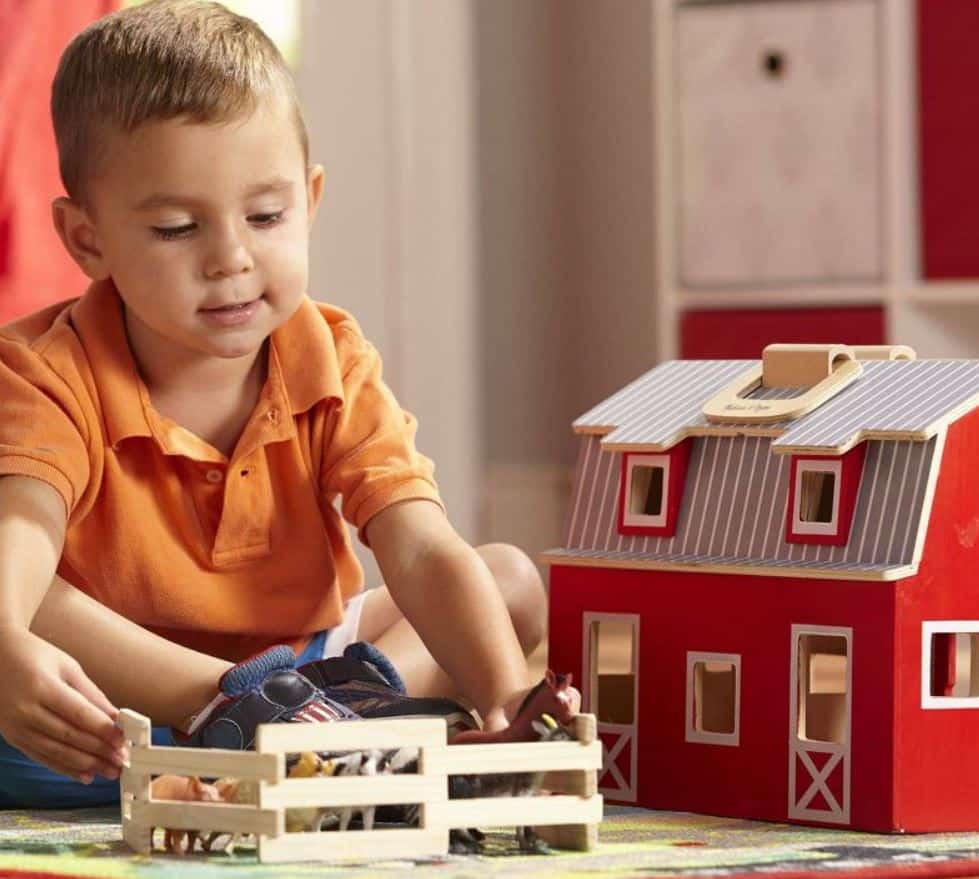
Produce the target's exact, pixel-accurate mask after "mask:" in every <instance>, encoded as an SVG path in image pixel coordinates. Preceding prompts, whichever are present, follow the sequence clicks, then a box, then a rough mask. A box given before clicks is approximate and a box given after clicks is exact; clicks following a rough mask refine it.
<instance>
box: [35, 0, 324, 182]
mask: <svg viewBox="0 0 979 879" xmlns="http://www.w3.org/2000/svg"><path fill="white" fill-rule="evenodd" d="M275 93H278V94H280V95H284V96H285V97H286V98H287V100H289V101H290V103H291V104H292V112H293V116H294V119H295V123H296V128H297V129H298V133H299V139H300V144H301V146H302V150H303V159H304V161H307V162H308V157H309V141H308V136H307V133H306V126H305V123H304V122H303V117H302V111H301V109H300V106H299V99H298V96H297V94H296V89H295V84H294V83H293V80H292V76H291V74H290V73H289V69H288V68H287V66H286V63H285V61H284V60H283V58H282V55H281V54H280V53H279V50H278V49H277V48H276V46H275V44H274V43H273V42H272V41H271V40H270V39H269V37H268V36H267V35H266V34H265V33H264V31H262V29H261V28H260V27H259V26H258V25H257V24H256V23H255V22H254V21H252V20H251V19H250V18H245V17H244V16H241V15H236V14H235V13H233V12H231V11H230V10H228V9H226V8H225V7H224V6H222V5H221V4H220V3H215V2H208V0H149V2H147V3H145V4H143V5H140V6H134V7H131V8H129V9H123V10H121V11H119V12H115V13H112V14H111V15H107V16H105V17H104V18H101V19H99V20H98V21H96V22H95V23H93V24H92V25H90V26H89V27H87V28H86V29H85V30H84V31H82V32H81V33H80V34H78V36H76V37H75V39H73V40H72V41H71V43H70V44H69V45H68V48H67V49H65V51H64V54H63V55H62V56H61V61H60V63H59V65H58V71H57V73H56V74H55V77H54V82H53V85H52V89H51V116H52V119H53V121H54V133H55V137H56V139H57V141H58V160H59V167H60V170H61V180H62V183H64V186H65V190H66V191H67V192H68V194H69V195H70V196H71V197H72V198H74V199H76V200H79V201H81V200H84V198H85V180H86V177H87V176H89V175H90V173H91V170H92V166H93V164H94V162H95V160H96V156H97V153H98V148H99V130H100V129H105V128H106V127H109V128H114V129H116V130H119V131H125V132H130V131H133V130H134V129H136V128H138V127H139V126H140V125H142V124H143V123H144V122H149V121H151V120H163V119H175V118H178V117H187V118H188V119H189V120H191V121H193V122H228V121H231V120H233V119H236V118H238V117H239V116H242V115H243V114H245V113H248V112H251V111H253V110H254V109H255V108H256V106H257V105H258V104H259V102H260V101H261V100H262V98H263V97H265V96H267V95H270V94H275Z"/></svg>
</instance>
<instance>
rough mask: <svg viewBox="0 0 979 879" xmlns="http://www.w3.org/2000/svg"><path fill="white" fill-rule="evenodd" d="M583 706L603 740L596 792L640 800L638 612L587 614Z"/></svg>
mask: <svg viewBox="0 0 979 879" xmlns="http://www.w3.org/2000/svg"><path fill="white" fill-rule="evenodd" d="M582 656H583V658H584V674H583V675H582V679H583V693H582V699H583V702H584V710H585V711H586V712H589V713H591V714H594V715H595V717H596V720H597V722H598V737H599V739H600V740H601V742H602V769H601V772H600V773H599V776H598V792H599V793H600V794H602V795H603V796H605V797H607V798H608V799H610V800H617V801H620V802H635V801H636V780H637V778H638V766H637V765H636V759H637V756H638V755H637V741H636V731H637V728H638V721H639V718H638V712H639V616H638V614H617V613H586V614H585V615H584V650H583V651H582Z"/></svg>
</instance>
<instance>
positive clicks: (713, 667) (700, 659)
mask: <svg viewBox="0 0 979 879" xmlns="http://www.w3.org/2000/svg"><path fill="white" fill-rule="evenodd" d="M686 715H687V720H686V740H687V741H688V742H700V743H702V744H708V745H738V744H739V741H740V727H741V717H740V715H741V657H740V656H739V655H738V654H736V653H698V652H695V651H688V653H687V699H686Z"/></svg>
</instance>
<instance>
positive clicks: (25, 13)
mask: <svg viewBox="0 0 979 879" xmlns="http://www.w3.org/2000/svg"><path fill="white" fill-rule="evenodd" d="M117 5H118V4H117V2H116V0H71V2H69V3H66V2H64V0H0V323H6V322H7V321H9V320H12V319H13V318H16V317H20V316H21V315H24V314H27V313H28V312H31V311H35V310H37V309H38V308H41V307H43V306H45V305H48V304H50V303H52V302H57V301H58V300H60V299H67V298H68V297H70V296H77V295H80V294H81V292H82V291H83V289H84V285H85V276H84V275H83V274H82V272H81V271H80V269H79V268H78V267H77V266H76V265H75V263H74V262H73V261H72V260H71V258H70V257H69V256H68V254H67V253H66V252H65V249H64V247H63V246H62V244H61V242H60V240H59V239H58V236H57V233H56V232H55V231H54V227H53V226H52V224H51V201H52V199H54V198H55V197H57V196H59V195H63V194H64V189H63V188H62V186H61V179H60V177H59V176H58V157H57V150H56V149H55V143H54V130H53V129H52V127H51V112H50V108H49V104H50V100H51V80H52V79H53V78H54V72H55V69H56V68H57V66H58V59H59V58H60V56H61V52H62V50H63V49H64V48H65V46H66V45H67V44H68V43H69V42H70V41H71V38H72V37H73V36H74V35H75V34H76V33H78V31H80V30H82V28H84V27H85V26H86V25H87V24H89V23H91V22H92V21H94V20H95V19H96V18H99V17H100V16H102V15H105V14H106V13H107V12H112V11H113V10H114V9H115V8H116V7H117Z"/></svg>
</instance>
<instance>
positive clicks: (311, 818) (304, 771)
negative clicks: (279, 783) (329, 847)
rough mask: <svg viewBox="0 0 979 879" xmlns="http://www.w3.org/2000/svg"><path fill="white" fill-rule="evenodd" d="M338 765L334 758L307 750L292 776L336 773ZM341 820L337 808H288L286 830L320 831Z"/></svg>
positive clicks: (293, 831) (313, 776)
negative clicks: (324, 826) (326, 825)
mask: <svg viewBox="0 0 979 879" xmlns="http://www.w3.org/2000/svg"><path fill="white" fill-rule="evenodd" d="M336 772H337V765H336V763H334V762H333V761H332V760H324V759H323V758H322V757H321V756H320V755H319V754H316V753H314V752H312V751H305V752H303V754H302V755H301V756H300V758H299V762H298V763H296V765H295V766H293V767H292V769H291V770H289V777H290V778H315V777H316V776H317V775H319V776H330V775H335V774H336ZM339 820H340V818H339V815H338V814H337V812H336V810H335V809H331V808H328V807H327V808H324V807H321V806H312V807H310V808H302V809H288V810H287V811H286V832H287V833H308V832H310V831H314V832H316V833H318V832H319V831H321V830H322V829H323V825H324V824H328V825H330V826H332V825H333V824H336V823H337V822H338V821H339Z"/></svg>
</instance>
